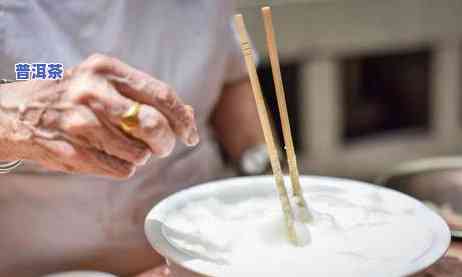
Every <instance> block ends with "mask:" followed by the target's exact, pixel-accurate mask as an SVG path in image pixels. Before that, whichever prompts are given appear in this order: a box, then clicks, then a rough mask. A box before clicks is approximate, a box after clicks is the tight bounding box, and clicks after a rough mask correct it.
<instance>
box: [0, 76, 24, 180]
mask: <svg viewBox="0 0 462 277" xmlns="http://www.w3.org/2000/svg"><path fill="white" fill-rule="evenodd" d="M13 82H15V81H14V80H8V79H0V85H1V84H8V83H13ZM21 164H22V160H16V161H12V162H0V174H2V173H8V172H10V171H11V170H13V169H15V168H16V167H18V166H20V165H21Z"/></svg>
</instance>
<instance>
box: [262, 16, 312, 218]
mask: <svg viewBox="0 0 462 277" xmlns="http://www.w3.org/2000/svg"><path fill="white" fill-rule="evenodd" d="M261 11H262V15H263V22H264V26H265V32H266V44H267V47H268V52H269V57H270V62H271V70H272V73H273V80H274V87H275V89H276V97H277V102H278V107H279V116H280V119H281V125H282V132H283V135H284V144H285V147H284V148H285V150H286V153H287V163H288V165H289V174H290V182H291V183H292V191H293V196H294V198H295V201H296V203H297V205H298V207H299V208H300V213H297V214H299V215H300V220H302V221H303V222H308V221H310V220H312V219H313V216H312V214H311V212H310V210H309V208H308V205H307V203H306V201H305V198H304V197H303V190H302V187H301V185H300V174H299V173H298V166H297V158H296V156H295V150H294V143H293V140H292V133H291V130H290V122H289V116H288V112H287V105H286V99H285V92H284V85H283V83H282V77H281V68H280V64H279V55H278V49H277V45H276V38H275V34H274V27H273V19H272V14H271V8H270V7H263V8H262V9H261Z"/></svg>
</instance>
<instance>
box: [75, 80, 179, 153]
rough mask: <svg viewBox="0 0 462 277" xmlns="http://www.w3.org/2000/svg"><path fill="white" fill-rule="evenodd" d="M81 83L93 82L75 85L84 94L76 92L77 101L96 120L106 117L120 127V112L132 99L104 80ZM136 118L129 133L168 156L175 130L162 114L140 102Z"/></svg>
mask: <svg viewBox="0 0 462 277" xmlns="http://www.w3.org/2000/svg"><path fill="white" fill-rule="evenodd" d="M85 83H86V84H90V83H91V84H93V85H91V87H79V88H78V89H79V90H80V91H84V92H85V93H80V94H79V95H78V99H77V101H79V102H81V103H86V104H87V105H88V106H89V107H90V108H91V109H92V110H93V112H94V113H95V114H96V115H97V116H98V118H99V119H100V120H103V121H104V118H106V119H107V120H108V121H109V122H110V123H112V125H113V126H116V127H117V128H120V126H121V123H122V120H123V117H124V114H125V113H126V111H127V110H129V108H130V107H132V106H133V105H135V102H134V101H133V100H131V99H129V98H126V97H125V96H123V95H120V94H119V93H118V92H117V91H116V90H115V89H114V88H113V87H112V85H111V84H109V83H108V82H107V81H106V80H93V81H92V82H85ZM138 120H139V124H137V126H135V127H133V128H132V130H131V131H130V135H131V136H132V137H134V138H137V139H139V140H140V141H142V142H144V143H145V144H146V145H148V146H149V148H150V149H151V151H152V153H153V154H154V155H157V156H159V157H165V156H167V155H169V154H170V153H171V152H172V150H173V148H174V146H175V133H174V132H173V131H172V128H171V127H170V124H169V121H168V120H167V119H166V118H165V117H164V116H163V114H161V113H160V112H159V111H157V110H156V109H155V108H153V107H151V106H148V105H141V107H140V112H139V113H138ZM119 133H120V131H119Z"/></svg>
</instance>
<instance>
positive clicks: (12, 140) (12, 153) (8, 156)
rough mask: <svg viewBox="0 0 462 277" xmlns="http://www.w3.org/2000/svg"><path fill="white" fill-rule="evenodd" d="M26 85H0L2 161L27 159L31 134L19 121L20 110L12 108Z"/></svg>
mask: <svg viewBox="0 0 462 277" xmlns="http://www.w3.org/2000/svg"><path fill="white" fill-rule="evenodd" d="M22 87H24V84H21V83H12V84H2V85H0V160H17V159H24V158H27V153H28V151H27V148H28V144H29V142H30V132H28V130H27V129H26V128H24V127H25V126H24V125H23V124H22V122H21V121H19V120H18V114H19V113H18V108H12V105H11V104H13V102H15V101H16V99H15V98H16V97H17V96H18V93H17V92H18V91H20V90H22Z"/></svg>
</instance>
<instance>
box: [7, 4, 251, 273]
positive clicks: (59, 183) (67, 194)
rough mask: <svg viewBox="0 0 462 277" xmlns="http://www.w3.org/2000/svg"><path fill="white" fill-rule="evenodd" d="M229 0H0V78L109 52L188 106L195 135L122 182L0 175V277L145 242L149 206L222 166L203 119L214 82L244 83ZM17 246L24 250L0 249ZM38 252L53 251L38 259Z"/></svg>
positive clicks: (31, 169) (34, 170) (33, 170)
mask: <svg viewBox="0 0 462 277" xmlns="http://www.w3.org/2000/svg"><path fill="white" fill-rule="evenodd" d="M231 3H232V1H230V0H135V1H133V0H132V1H129V0H91V1H55V0H41V1H34V0H0V61H1V62H0V76H1V77H2V78H11V79H14V78H15V73H14V64H15V63H18V62H27V63H34V62H60V63H63V64H64V67H65V68H69V67H71V66H74V65H76V64H78V63H80V62H81V61H82V60H83V59H84V58H86V57H87V56H89V55H90V54H92V53H96V52H99V53H104V54H108V55H111V56H114V57H117V58H119V59H120V60H122V61H124V62H126V63H128V64H130V65H132V66H134V67H136V68H138V69H141V70H143V71H145V72H147V73H149V74H151V75H152V76H154V77H156V78H158V79H160V80H162V81H165V82H166V83H168V84H170V85H172V86H173V87H174V88H175V89H176V91H177V93H178V95H179V96H180V97H181V98H182V99H183V100H184V101H185V102H186V103H188V104H190V105H192V106H193V107H194V110H195V112H196V117H197V121H198V128H199V130H200V133H201V143H200V145H199V146H197V147H195V148H192V149H189V148H187V147H184V146H182V145H180V144H181V143H178V144H177V146H176V149H175V150H174V153H173V155H172V156H171V157H169V158H166V159H162V160H152V161H151V162H150V163H148V164H147V165H146V166H144V167H142V168H141V169H140V170H139V171H138V172H137V173H136V174H135V176H134V177H132V178H131V179H130V180H128V181H123V182H121V181H114V180H109V179H106V178H97V177H90V176H77V175H65V174H59V173H51V172H46V171H44V170H43V169H39V168H38V167H36V166H34V165H30V164H28V165H25V166H23V167H22V168H20V169H17V170H15V171H14V172H13V173H12V174H7V175H0V222H1V223H0V225H1V227H0V245H2V246H1V247H0V248H1V249H2V251H1V253H0V275H2V274H1V272H2V267H3V269H5V268H8V267H9V266H10V267H12V266H13V265H14V264H16V265H19V266H20V265H21V264H22V263H24V262H25V261H29V263H30V261H31V260H33V261H34V262H36V263H37V264H39V263H42V264H48V265H49V266H50V268H52V264H53V262H52V259H56V260H58V257H61V258H60V259H63V258H62V257H65V258H67V259H70V260H72V259H73V257H75V255H76V253H78V254H79V255H82V256H85V255H86V253H87V252H89V251H90V252H91V251H96V250H95V249H101V248H102V247H103V248H104V247H105V248H108V249H110V248H111V247H112V248H117V249H120V250H123V249H124V247H132V246H133V245H135V246H134V247H137V245H141V244H145V241H144V236H143V235H142V233H143V229H142V228H143V227H142V226H143V220H144V215H145V213H146V212H147V211H148V210H149V208H151V207H152V206H153V205H154V204H155V203H156V202H157V201H158V200H159V199H160V198H161V197H163V196H165V195H167V194H169V193H171V192H174V191H176V190H178V189H181V188H184V187H187V186H189V185H191V184H195V183H198V182H202V181H205V180H208V179H211V178H215V177H217V176H219V174H220V171H221V170H222V169H223V168H222V162H221V159H220V156H219V153H218V149H217V146H216V144H215V143H214V140H213V138H212V137H211V135H210V134H209V131H208V126H207V122H208V119H209V116H210V113H211V111H212V109H213V107H214V104H215V103H216V101H217V99H218V97H219V95H220V92H221V89H222V87H223V85H224V84H225V83H226V82H232V81H234V80H237V79H239V78H242V77H244V76H245V67H244V65H243V61H242V58H241V56H240V55H241V54H240V51H239V48H238V47H239V46H238V44H237V41H236V39H235V37H234V33H233V30H232V28H231V15H232V13H233V7H232V6H233V5H232V4H231ZM12 195H14V196H15V197H14V199H13V200H12V199H11V197H12ZM108 237H109V238H110V239H108ZM24 238H27V239H24ZM21 247H24V249H27V251H25V252H24V253H22V252H21V254H18V255H10V254H11V253H10V254H9V253H8V251H4V250H5V249H21ZM44 248H52V249H54V250H53V254H52V255H51V256H47V255H45V254H44V255H42V251H41V249H44ZM69 249H71V250H72V251H70V250H69ZM44 253H48V252H47V251H44ZM15 254H16V253H15ZM29 265H30V264H29ZM43 268H46V267H42V268H41V269H43ZM29 269H30V270H32V271H33V266H29ZM15 276H19V275H16V274H15Z"/></svg>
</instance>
